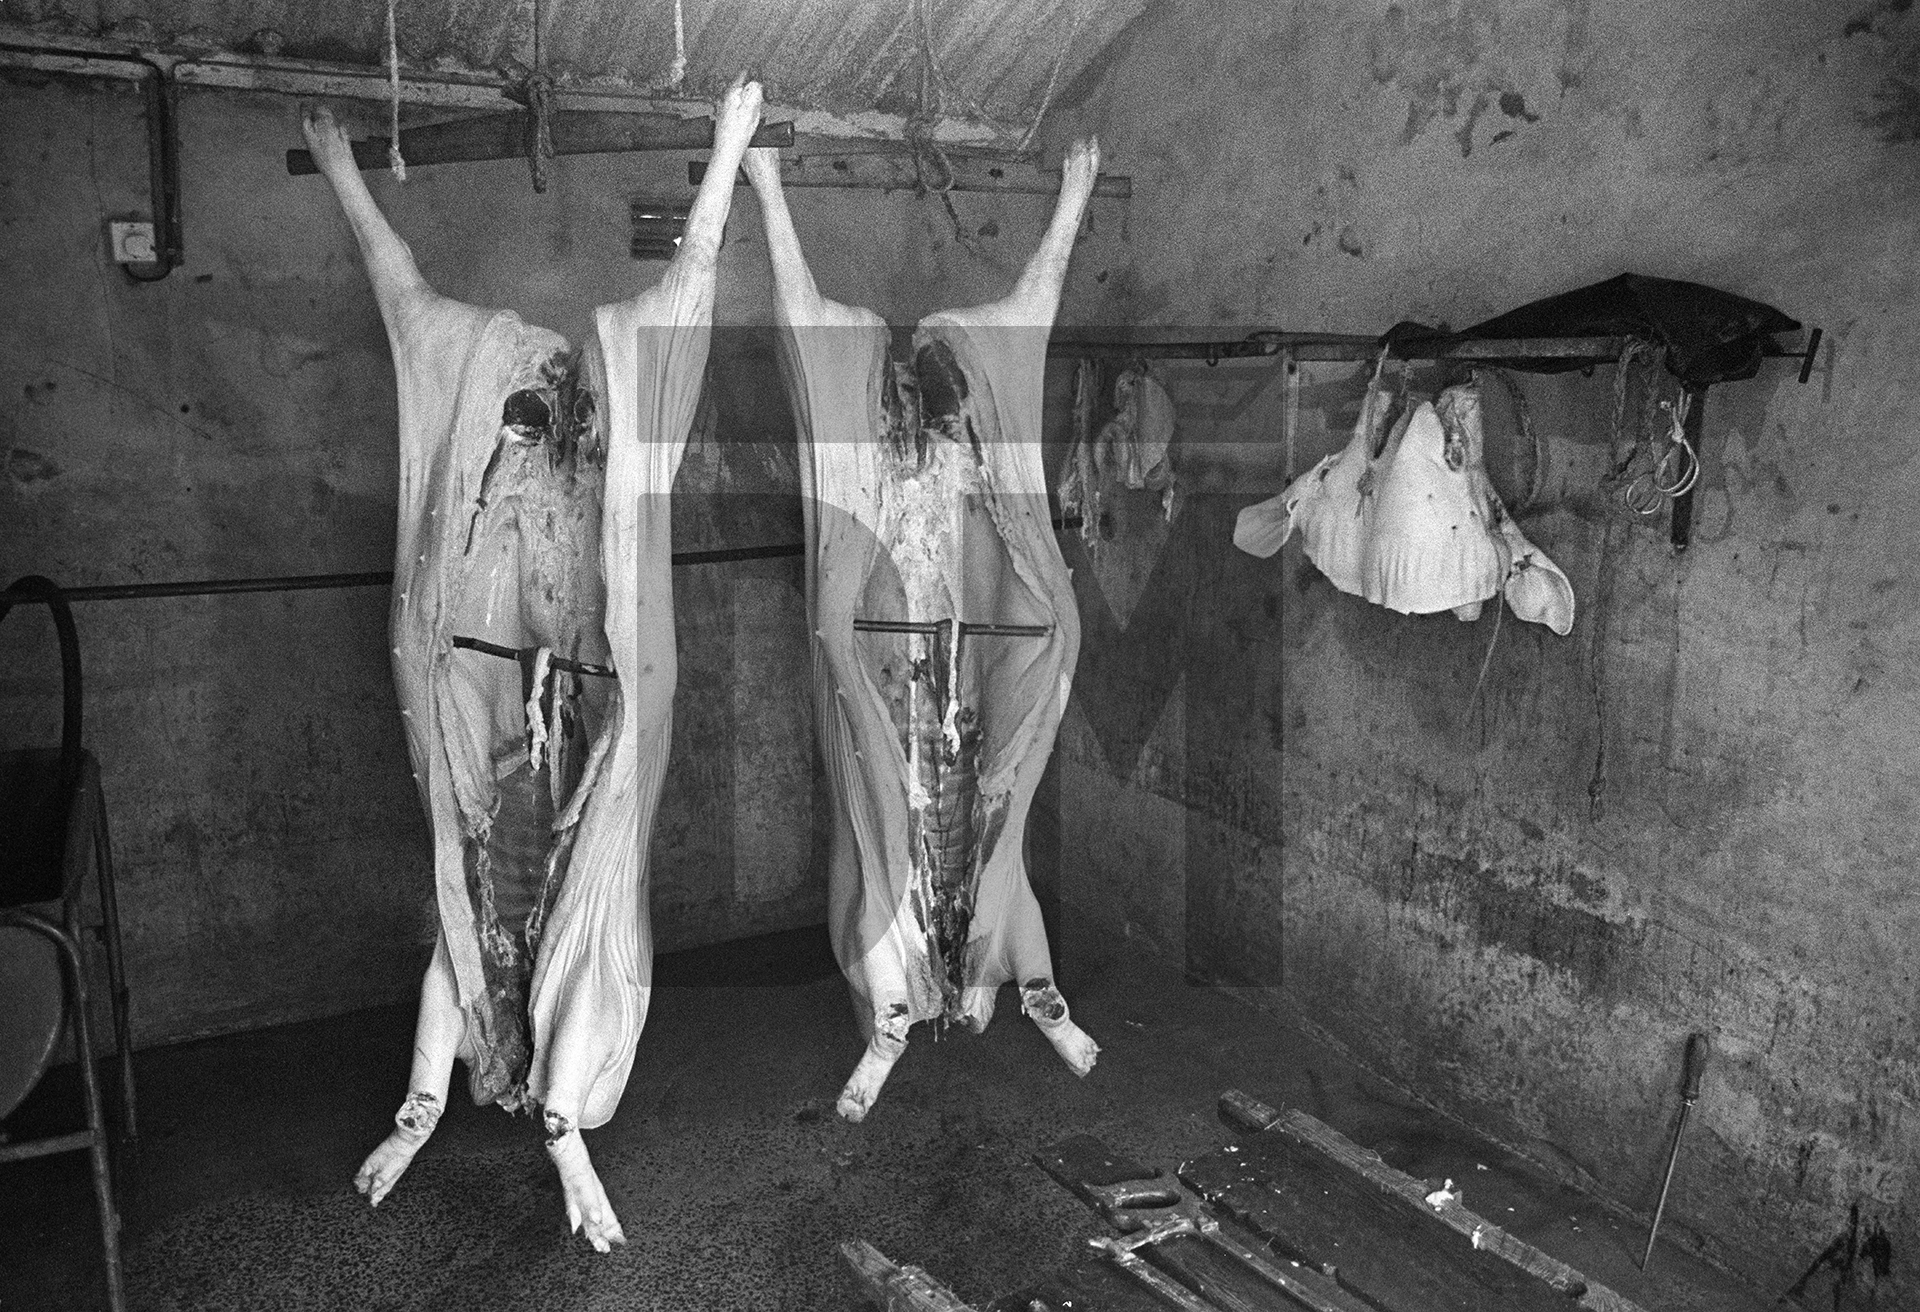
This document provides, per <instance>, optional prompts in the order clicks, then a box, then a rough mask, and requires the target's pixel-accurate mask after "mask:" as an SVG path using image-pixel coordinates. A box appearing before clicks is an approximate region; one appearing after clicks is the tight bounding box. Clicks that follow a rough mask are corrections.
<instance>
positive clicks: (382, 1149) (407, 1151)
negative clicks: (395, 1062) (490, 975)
mask: <svg viewBox="0 0 1920 1312" xmlns="http://www.w3.org/2000/svg"><path fill="white" fill-rule="evenodd" d="M466 1029H467V1019H466V1016H465V1015H464V1014H463V1013H462V1012H461V1010H460V996H459V991H458V989H457V988H456V986H455V984H454V980H453V962H452V960H451V959H450V958H449V957H448V956H447V942H446V939H445V938H444V937H442V938H441V939H440V940H439V941H438V942H437V943H436V944H435V945H434V949H433V960H432V961H431V962H430V963H429V964H428V966H427V976H426V979H425V980H423V981H422V982H421V985H420V1018H419V1020H418V1021H417V1022H416V1023H415V1026H414V1033H413V1070H412V1073H411V1074H410V1075H409V1076H408V1078H407V1089H408V1091H409V1092H408V1093H407V1100H406V1101H405V1102H403V1103H401V1104H400V1110H399V1111H398V1112H396V1113H394V1117H393V1121H394V1128H393V1133H392V1134H389V1135H388V1136H387V1137H386V1139H385V1140H384V1141H383V1142H382V1143H381V1145H380V1146H379V1147H378V1148H375V1149H374V1150H373V1151H372V1152H371V1153H369V1154H368V1155H367V1160H366V1161H365V1162H364V1163H362V1164H361V1166H360V1170H359V1173H358V1174H356V1175H355V1176H354V1177H353V1187H354V1188H355V1189H357V1190H359V1191H360V1193H361V1194H363V1195H364V1196H365V1197H366V1200H367V1202H369V1203H370V1204H372V1205H373V1206H375V1207H378V1206H380V1200H381V1199H383V1198H385V1197H386V1196H387V1194H388V1193H390V1192H391V1191H392V1189H393V1186H394V1185H395V1184H396V1183H397V1182H398V1181H399V1179H400V1177H401V1176H402V1175H403V1174H404V1173H405V1172H406V1169H407V1167H409V1166H411V1165H412V1164H413V1157H414V1154H415V1153H417V1152H419V1151H420V1149H421V1147H422V1146H423V1145H424V1144H425V1143H426V1142H427V1139H428V1137H429V1136H430V1135H432V1133H433V1127H434V1126H435V1125H436V1124H438V1123H439V1120H440V1113H441V1112H442V1111H444V1110H445V1109H446V1105H447V1085H448V1083H449V1081H450V1080H451V1079H452V1077H453V1061H454V1058H455V1057H457V1056H462V1055H464V1054H462V1053H461V1051H460V1048H461V1041H462V1039H463V1038H464V1037H465V1035H466Z"/></svg>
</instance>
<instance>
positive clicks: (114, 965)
mask: <svg viewBox="0 0 1920 1312" xmlns="http://www.w3.org/2000/svg"><path fill="white" fill-rule="evenodd" d="M93 856H94V868H95V870H96V871H97V872H98V875H99V880H100V913H101V918H102V919H103V920H104V921H105V922H106V924H105V926H104V928H105V929H106V934H105V938H106V940H107V982H108V987H109V988H110V989H111V990H112V993H111V995H110V998H109V1000H110V1001H111V1003H112V1005H113V1054H114V1057H115V1058H116V1059H117V1060H118V1062H119V1065H120V1115H121V1119H122V1122H123V1124H122V1127H121V1131H122V1133H123V1134H124V1135H125V1136H126V1140H127V1142H128V1143H133V1142H136V1141H137V1140H138V1139H139V1137H140V1131H139V1127H138V1121H137V1120H136V1118H135V1114H134V1101H133V1018H132V1008H131V1007H130V1006H129V999H128V995H127V965H126V958H125V956H124V955H123V953H122V951H121V944H120V902H119V899H118V897H117V896H115V892H114V875H113V843H112V841H111V840H110V839H109V838H108V835H107V806H106V802H105V801H104V800H102V801H101V802H100V804H99V805H98V806H96V807H95V808H94V818H93Z"/></svg>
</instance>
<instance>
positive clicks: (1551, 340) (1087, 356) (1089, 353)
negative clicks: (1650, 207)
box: [1047, 328, 1821, 383]
mask: <svg viewBox="0 0 1920 1312" xmlns="http://www.w3.org/2000/svg"><path fill="white" fill-rule="evenodd" d="M1820 337H1821V330H1820V329H1818V328H1815V329H1812V330H1810V331H1809V332H1808V333H1807V344H1806V345H1805V346H1804V347H1801V348H1799V349H1797V350H1795V349H1790V348H1787V347H1782V346H1777V345H1769V346H1767V347H1766V348H1764V349H1763V350H1762V351H1761V354H1762V355H1764V356H1767V357H1769V358H1771V359H1785V360H1798V361H1800V381H1801V382H1803V383H1804V382H1806V381H1807V380H1808V379H1809V378H1810V377H1811V376H1812V373H1813V362H1814V359H1815V357H1816V355H1817V354H1818V352H1819V350H1820ZM1634 340H1636V339H1634V338H1631V337H1510V338H1464V337H1436V338H1426V339H1417V340H1414V341H1409V342H1405V343H1401V344H1396V345H1395V346H1394V348H1393V357H1394V358H1395V359H1397V360H1413V361H1423V362H1424V361H1445V360H1457V361H1460V362H1462V363H1471V362H1481V361H1484V362H1494V361H1502V360H1505V361H1514V360H1540V361H1547V360H1554V361H1560V362H1563V363H1569V364H1575V363H1577V364H1613V363H1616V362H1618V361H1619V359H1620V354H1621V352H1622V351H1624V350H1625V349H1626V347H1627V344H1628V343H1629V342H1631V341H1634ZM1387 344H1388V343H1387V339H1386V338H1384V337H1367V336H1363V335H1359V334H1354V333H1289V332H1280V331H1268V330H1262V331H1259V332H1254V333H1249V334H1247V336H1245V337H1241V338H1234V339H1231V340H1226V341H1178V340H1166V339H1147V338H1143V339H1128V338H1114V337H1108V338H1097V339H1096V338H1072V337H1068V338H1056V339H1055V340H1053V341H1051V342H1049V343H1048V344H1047V354H1048V355H1050V356H1053V357H1055V358H1058V359H1069V360H1139V359H1148V360H1204V361H1206V362H1207V363H1208V364H1218V363H1219V362H1220V361H1222V360H1250V359H1271V358H1277V357H1285V358H1287V359H1290V360H1292V361H1296V362H1304V361H1310V360H1319V361H1337V360H1345V361H1355V362H1357V361H1365V360H1372V359H1375V358H1376V357H1378V356H1379V354H1380V352H1381V350H1382V349H1384V348H1385V347H1386V346H1387Z"/></svg>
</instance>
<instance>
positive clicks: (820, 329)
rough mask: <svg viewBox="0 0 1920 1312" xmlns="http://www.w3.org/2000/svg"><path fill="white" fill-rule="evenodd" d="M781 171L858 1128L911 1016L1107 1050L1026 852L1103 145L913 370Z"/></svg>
mask: <svg viewBox="0 0 1920 1312" xmlns="http://www.w3.org/2000/svg"><path fill="white" fill-rule="evenodd" d="M779 167H780V166H779V161H778V158H777V156H775V155H774V154H773V153H772V152H769V151H764V150H758V151H750V152H748V159H747V173H748V178H749V180H750V181H751V182H752V184H753V186H754V190H755V194H756V195H757V196H758V198H759V201H760V206H761V213H762V216H763V219H764V223H765V227H766V230H767V242H768V247H769V252H770V254H771V256H772V259H773V271H774V284H775V317H776V321H777V323H778V324H779V327H780V329H781V347H782V364H783V367H784V372H785V374H786V378H787V381H788V384H789V388H790V390H791V392H792V395H793V398H794V407H795V411H796V417H797V421H798V424H799V428H800V432H801V443H802V448H803V449H802V457H801V461H800V468H801V471H802V473H801V477H802V481H803V488H802V491H803V493H804V496H805V499H806V537H807V597H808V622H809V625H810V628H811V633H812V643H813V673H814V687H815V692H816V697H815V714H816V720H817V730H818V733H819V739H820V746H821V751H822V755H823V756H824V758H825V761H826V769H827V778H828V785H829V787H830V789H831V793H832V803H833V815H834V831H833V836H832V848H831V862H832V864H831V869H830V873H829V888H830V898H829V902H830V906H829V929H830V931H831V934H832V938H833V944H834V951H835V955H836V956H837V958H838V960H839V964H840V968H841V971H842V972H843V973H844V974H845V975H846V977H847V981H848V983H849V985H850V986H851V988H852V993H853V1000H854V1011H855V1014H856V1016H857V1018H858V1020H859V1023H860V1027H861V1031H862V1033H863V1035H864V1037H865V1038H866V1041H867V1047H866V1051H865V1053H864V1055H863V1056H862V1057H861V1059H860V1062H859V1064H858V1066H857V1067H856V1069H855V1070H854V1072H853V1075H852V1077H851V1078H850V1079H849V1080H848V1082H847V1085H846V1087H845V1089H843V1090H842V1092H841V1094H840V1098H839V1102H838V1110H839V1112H840V1114H841V1115H842V1116H845V1117H847V1118H848V1119H850V1120H856V1121H857V1120H860V1119H861V1118H862V1117H864V1116H865V1115H866V1113H867V1111H868V1109H869V1108H870V1107H871V1106H872V1105H873V1102H874V1099H875V1098H876V1097H877V1096H878V1095H879V1092H880V1088H881V1086H882V1085H883V1084H884V1082H885V1081H886V1078H887V1075H888V1073H889V1072H890V1071H891V1070H892V1068H893V1065H894V1063H895V1062H896V1061H898V1060H899V1058H900V1056H901V1054H902V1053H903V1052H904V1051H905V1049H906V1043H907V1033H908V1030H909V1028H910V1027H911V1026H912V1025H913V1024H914V1023H915V1022H917V1021H922V1020H939V1021H942V1022H952V1021H957V1022H960V1023H963V1024H965V1025H967V1026H969V1027H970V1028H972V1029H974V1030H976V1031H977V1030H981V1029H984V1028H985V1027H986V1025H987V1022H988V1021H989V1019H991V1017H992V1014H993V1007H994V998H995V995H996V992H997V990H998V988H999V986H1000V985H1001V984H1004V983H1006V982H1008V981H1013V982H1015V983H1017V984H1018V985H1019V989H1020V1001H1021V1007H1022V1009H1023V1010H1024V1011H1025V1013H1026V1014H1027V1015H1028V1016H1029V1017H1031V1018H1032V1019H1033V1020H1034V1022H1035V1023H1036V1024H1038V1026H1039V1027H1040V1029H1041V1030H1042V1032H1044V1033H1045V1034H1046V1036H1047V1038H1048V1039H1049V1040H1050V1041H1051V1042H1052V1044H1053V1046H1054V1048H1055V1049H1056V1051H1058V1052H1059V1054H1060V1056H1061V1057H1062V1058H1064V1059H1065V1061H1066V1062H1067V1064H1068V1066H1069V1067H1071V1068H1072V1069H1073V1071H1074V1072H1075V1073H1077V1074H1081V1075H1084V1074H1086V1073H1087V1071H1089V1070H1090V1069H1091V1068H1092V1066H1093V1062H1094V1058H1095V1055H1096V1054H1097V1053H1098V1052H1099V1048H1098V1046H1097V1045H1096V1044H1095V1043H1094V1042H1093V1040H1092V1039H1090V1038H1089V1037H1088V1036H1087V1035H1086V1034H1085V1032H1083V1031H1082V1030H1081V1029H1080V1027H1079V1026H1078V1025H1076V1024H1074V1022H1073V1020H1072V1018H1071V1017H1070V1016H1069V1014H1068V1010H1067V1004H1066V1002H1065V1000H1064V999H1063V998H1062V997H1061V996H1060V991H1059V989H1058V988H1057V987H1056V986H1055V984H1054V980H1053V965H1052V958H1051V954H1050V953H1049V951H1048V947H1047V940H1046V932H1045V930H1044V928H1043V926H1042V924H1041V918H1040V908H1039V905H1038V903H1037V902H1036V901H1035V900H1034V896H1033V890H1032V888H1031V887H1030V886H1029V884H1028V881H1027V872H1026V863H1025V857H1024V852H1023V843H1024V837H1025V830H1026V822H1027V812H1028V809H1029V807H1030V806H1031V805H1032V802H1033V794H1034V789H1035V788H1036V787H1037V786H1038V784H1039V782H1040V775H1041V773H1042V771H1044V769H1045V768H1046V763H1047V757H1048V755H1049V753H1050V752H1051V751H1052V749H1053V740H1054V735H1055V731H1056V730H1057V728H1058V727H1059V723H1060V717H1061V715H1062V714H1063V712H1064V711H1065V709H1066V702H1067V694H1068V690H1069V687H1070V684H1071V680H1072V676H1073V668H1074V661H1075V657H1076V655H1077V653H1078V649H1079V640H1080V630H1079V619H1078V616H1077V614H1076V612H1075V609H1074V600H1073V589H1072V586H1071V582H1070V580H1069V577H1068V574H1067V568H1066V564H1065V561H1064V560H1063V559H1062V557H1061V555H1060V548H1059V544H1058V543H1057V542H1056V541H1055V540H1054V536H1053V528H1052V522H1051V519H1050V517H1049V514H1048V507H1047V487H1046V479H1045V475H1044V473H1043V471H1042V468H1041V449H1040V410H1041V387H1042V381H1043V377H1044V372H1045V367H1046V342H1047V336H1048V333H1049V331H1050V329H1051V326H1052V323H1053V318H1054V314H1055V312H1056V310H1057V308H1058V306H1059V301H1060V290H1061V286H1062V284H1063V282H1064V281H1065V277H1066V268H1067V259H1068V256H1069V255H1070V254H1071V253H1072V249H1073V240H1074V234H1075V232H1076V230H1077V229H1078V227H1079V223H1080V217H1081V215H1082V213H1083V212H1084V210H1085V208H1086V204H1087V201H1088V198H1089V197H1090V196H1091V194H1092V189H1093V183H1094V178H1095V174H1096V173H1097V171H1098V152H1097V148H1096V147H1095V146H1094V145H1092V144H1091V143H1082V144H1080V145H1077V146H1076V147H1075V148H1074V149H1073V150H1072V152H1070V154H1069V155H1068V158H1067V161H1066V168H1065V172H1064V181H1063V185H1062V188H1061V192H1060V199H1059V203H1058V206H1057V208H1056V209H1055V212H1054V215H1053V219H1052V222H1051V223H1050V224H1049V226H1048V228H1047V232H1046V236H1045V237H1044V238H1043V240H1042V242H1041V245H1040V249H1039V250H1038V251H1037V252H1036V253H1035V255H1034V256H1033V258H1032V259H1031V260H1030V261H1029V262H1028V264H1027V266H1026V269H1025V271H1024V272H1023V273H1022V275H1021V277H1020V280H1019V282H1018V284H1017V285H1016V287H1015V288H1014V290H1013V293H1012V295H1010V296H1009V297H1008V298H1007V299H1005V300H1003V301H999V302H996V303H994V304H991V305H985V306H980V307H977V308H975V309H969V310H952V311H946V312H942V313H939V314H934V315H930V316H929V317H927V318H926V319H924V320H923V321H922V322H921V323H920V325H919V327H918V329H917V331H916V332H915V333H914V335H913V341H912V347H911V351H910V353H909V355H908V357H907V358H905V359H895V358H893V356H892V354H891V353H890V350H889V341H890V334H889V332H888V329H887V325H886V324H885V323H884V322H883V321H882V320H881V319H880V318H879V317H878V316H877V315H875V314H873V313H872V312H871V311H868V310H864V309H860V308H857V307H854V306H848V305H841V304H838V303H836V302H834V301H831V300H828V299H826V298H825V297H823V296H821V295H820V293H819V290H818V289H817V288H816V287H815V285H814V281H813V277H812V274H811V273H810V272H809V271H808V269H807V264H806V261H805V259H804V257H803V256H802V254H801V250H800V243H799V239H798V237H797V235H796V234H795V232H794V227H793V221H792V218H791V217H790V215H789V213H788V211H787V207H786V201H785V198H784V196H783V195H782V192H781V186H780V176H779Z"/></svg>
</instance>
